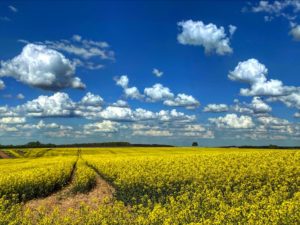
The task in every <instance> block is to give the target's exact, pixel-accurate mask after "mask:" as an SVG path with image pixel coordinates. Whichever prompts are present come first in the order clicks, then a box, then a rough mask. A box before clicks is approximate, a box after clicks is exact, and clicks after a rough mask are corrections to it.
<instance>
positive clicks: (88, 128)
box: [83, 120, 120, 134]
mask: <svg viewBox="0 0 300 225" xmlns="http://www.w3.org/2000/svg"><path fill="white" fill-rule="evenodd" d="M119 125H120V124H119V123H117V122H113V121H109V120H104V121H102V122H98V123H89V124H85V125H84V126H83V129H84V133H85V134H92V133H95V132H100V133H114V132H117V131H118V130H119Z"/></svg>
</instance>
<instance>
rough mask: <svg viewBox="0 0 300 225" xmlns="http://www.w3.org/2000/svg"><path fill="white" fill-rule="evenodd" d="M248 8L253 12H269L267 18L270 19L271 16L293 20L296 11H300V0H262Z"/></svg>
mask: <svg viewBox="0 0 300 225" xmlns="http://www.w3.org/2000/svg"><path fill="white" fill-rule="evenodd" d="M250 10H251V11H252V12H254V13H259V12H264V13H268V14H270V15H271V16H270V17H268V18H269V20H272V19H273V17H284V18H286V19H288V20H294V19H295V15H296V13H297V12H299V11H300V2H299V0H282V1H272V2H269V1H265V0H262V1H259V3H258V4H257V5H255V6H253V5H252V7H251V9H250Z"/></svg>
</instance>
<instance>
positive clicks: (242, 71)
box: [228, 58, 297, 96]
mask: <svg viewBox="0 0 300 225" xmlns="http://www.w3.org/2000/svg"><path fill="white" fill-rule="evenodd" d="M267 74H268V69H267V68H266V66H265V65H264V64H261V63H260V62H259V61H258V60H257V59H253V58H252V59H248V60H246V61H243V62H239V63H238V65H237V66H236V67H235V69H234V70H233V71H230V72H229V75H228V78H229V79H230V80H233V81H239V82H244V83H248V84H249V85H250V88H242V89H241V90H240V94H241V95H244V96H282V95H287V94H289V93H291V92H293V91H295V90H297V88H295V87H293V86H284V85H283V83H282V81H280V80H274V79H271V80H267Z"/></svg>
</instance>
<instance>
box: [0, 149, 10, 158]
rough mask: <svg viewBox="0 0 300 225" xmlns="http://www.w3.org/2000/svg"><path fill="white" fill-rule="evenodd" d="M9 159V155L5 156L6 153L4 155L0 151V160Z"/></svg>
mask: <svg viewBox="0 0 300 225" xmlns="http://www.w3.org/2000/svg"><path fill="white" fill-rule="evenodd" d="M1 158H2V159H9V158H10V156H9V155H7V154H6V153H4V152H3V151H0V159H1Z"/></svg>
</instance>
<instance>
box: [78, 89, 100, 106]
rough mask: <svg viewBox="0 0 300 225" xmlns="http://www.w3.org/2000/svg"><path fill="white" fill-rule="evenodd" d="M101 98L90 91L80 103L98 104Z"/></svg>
mask: <svg viewBox="0 0 300 225" xmlns="http://www.w3.org/2000/svg"><path fill="white" fill-rule="evenodd" d="M103 102H104V101H103V98H102V97H100V96H99V95H94V94H92V93H91V92H88V93H87V94H86V95H85V96H84V97H83V98H82V99H81V103H82V104H83V105H89V106H100V105H102V104H103Z"/></svg>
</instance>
